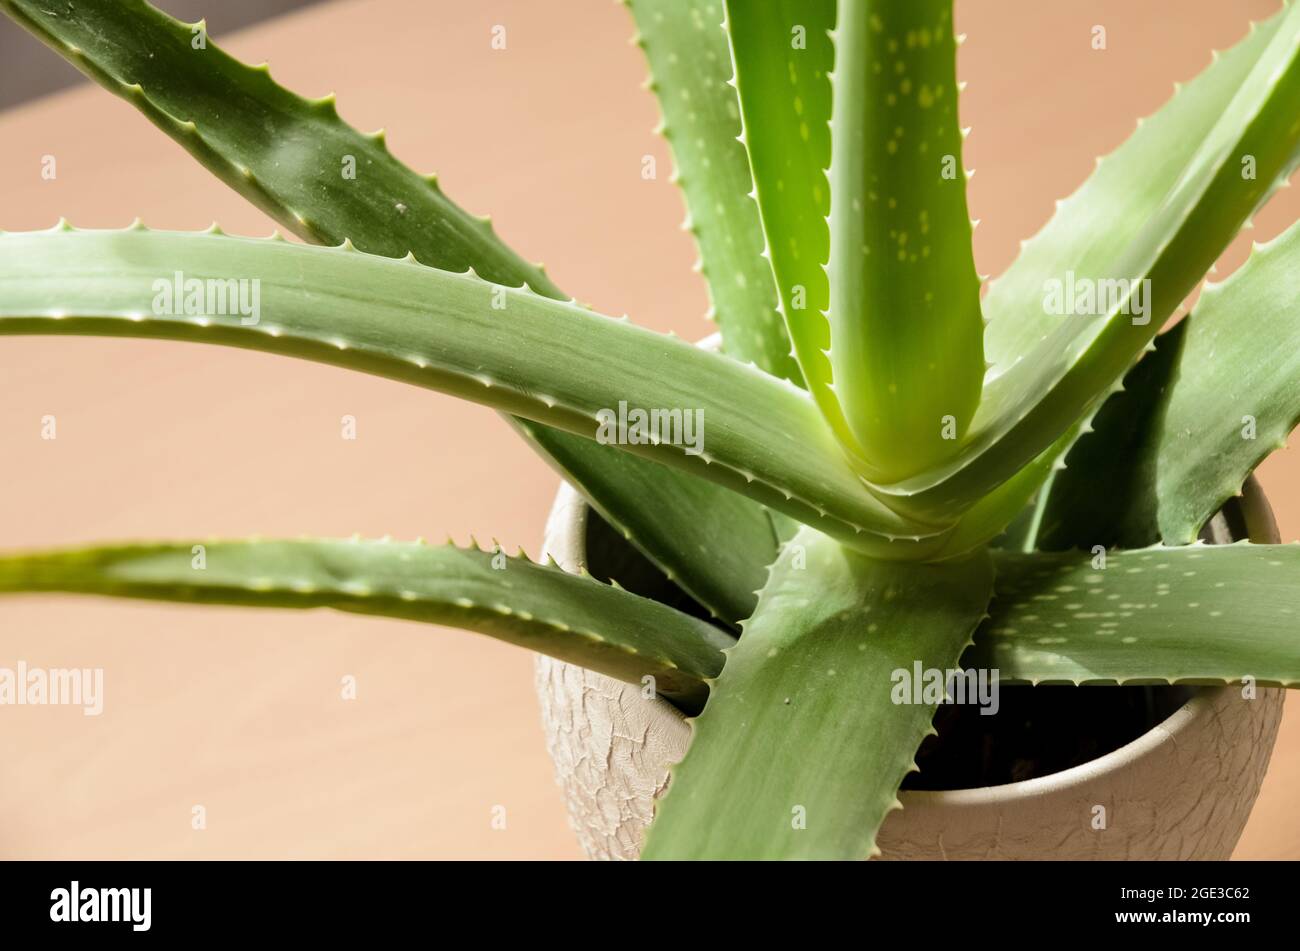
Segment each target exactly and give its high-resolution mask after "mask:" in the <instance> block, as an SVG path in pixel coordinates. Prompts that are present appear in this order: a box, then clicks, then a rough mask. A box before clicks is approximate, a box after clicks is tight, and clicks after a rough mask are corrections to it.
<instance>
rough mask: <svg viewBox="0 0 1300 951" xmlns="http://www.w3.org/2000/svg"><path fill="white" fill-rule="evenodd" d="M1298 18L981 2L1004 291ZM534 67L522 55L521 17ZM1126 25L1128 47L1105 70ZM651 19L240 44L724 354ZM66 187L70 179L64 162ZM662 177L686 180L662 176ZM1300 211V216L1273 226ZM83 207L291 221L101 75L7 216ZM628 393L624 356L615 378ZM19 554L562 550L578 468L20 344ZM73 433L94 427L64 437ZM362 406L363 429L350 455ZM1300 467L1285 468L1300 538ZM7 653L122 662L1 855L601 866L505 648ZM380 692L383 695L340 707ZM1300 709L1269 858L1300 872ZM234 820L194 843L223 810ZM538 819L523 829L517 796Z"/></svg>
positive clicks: (1248, 851) (29, 728) (298, 378)
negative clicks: (1091, 186) (698, 266)
mask: <svg viewBox="0 0 1300 951" xmlns="http://www.w3.org/2000/svg"><path fill="white" fill-rule="evenodd" d="M1276 6H1277V3H1276V0H1242V2H1238V3H1233V4H1223V3H1218V2H1216V0H1148V2H1146V3H1142V4H1132V3H1128V2H1125V0H1101V2H1099V0H1091V2H1087V3H1053V4H1041V3H1038V2H1035V0H999V2H998V3H996V4H992V3H986V4H979V3H963V4H959V28H960V29H962V30H964V31H965V32H967V33H968V34H969V40H968V42H967V44H966V45H965V46H964V47H963V51H962V59H961V70H962V74H963V76H964V78H966V79H967V80H969V83H970V86H969V89H968V90H967V92H966V94H965V96H964V98H963V100H962V109H963V119H964V121H965V122H966V124H968V125H971V126H973V127H974V133H973V135H972V136H971V138H970V139H969V141H968V145H967V148H968V151H967V158H968V162H967V164H969V165H971V166H973V167H975V168H976V169H978V171H979V174H978V175H977V176H976V177H975V178H974V180H973V182H972V192H971V202H972V211H973V214H974V216H975V217H977V218H981V219H982V220H983V224H982V226H981V227H980V229H979V231H978V233H977V242H976V245H977V246H976V251H977V256H978V259H979V266H980V269H981V270H982V271H987V272H990V273H997V272H999V271H1000V270H1001V269H1002V268H1003V267H1005V266H1006V264H1007V263H1008V262H1009V261H1010V260H1011V258H1012V256H1013V255H1014V253H1015V251H1016V248H1017V243H1018V241H1019V239H1021V238H1023V237H1027V236H1029V235H1030V234H1032V233H1034V232H1035V231H1036V230H1037V229H1038V227H1039V226H1040V225H1041V224H1042V222H1043V221H1045V220H1046V218H1047V217H1048V215H1049V214H1050V213H1051V211H1052V207H1053V200H1054V199H1056V198H1058V197H1063V196H1064V195H1066V194H1068V193H1069V192H1070V191H1072V190H1073V189H1074V187H1075V186H1076V185H1077V184H1078V182H1080V181H1081V180H1082V179H1083V177H1084V176H1085V175H1086V174H1087V173H1088V172H1090V171H1091V169H1092V164H1093V157H1094V156H1095V155H1098V154H1103V153H1104V152H1106V151H1109V150H1110V149H1111V148H1113V147H1114V146H1115V145H1117V144H1118V143H1119V142H1120V141H1122V140H1123V139H1124V137H1125V136H1127V134H1128V133H1129V132H1130V131H1131V129H1132V127H1133V123H1134V120H1135V119H1136V118H1137V117H1138V116H1141V115H1145V114H1148V113H1150V112H1152V111H1153V110H1154V109H1155V108H1156V107H1158V106H1159V105H1160V104H1161V103H1162V102H1163V101H1164V100H1165V99H1166V98H1167V96H1168V95H1169V93H1170V89H1171V83H1172V81H1173V80H1185V79H1188V78H1190V77H1191V76H1192V75H1194V74H1195V73H1196V72H1197V71H1199V70H1200V69H1201V68H1202V67H1203V66H1204V65H1205V64H1206V63H1207V62H1208V60H1209V51H1210V49H1212V48H1223V47H1225V46H1227V45H1229V44H1231V43H1232V42H1234V41H1235V40H1236V39H1237V38H1239V37H1240V36H1241V35H1242V34H1243V33H1244V31H1245V28H1246V22H1247V20H1248V18H1250V17H1256V18H1258V17H1259V16H1262V15H1265V14H1267V13H1268V12H1270V11H1271V10H1272V9H1274V8H1275V7H1276ZM498 23H499V24H504V25H506V27H507V30H508V34H507V35H508V46H507V49H506V50H505V51H493V50H491V49H490V47H489V35H490V30H491V28H492V26H493V25H494V24H498ZM1095 24H1101V25H1104V26H1105V27H1106V28H1107V34H1108V48H1107V50H1105V51H1104V52H1102V51H1094V50H1092V49H1091V46H1090V38H1091V29H1092V26H1093V25H1095ZM631 34H632V27H631V24H630V21H629V18H628V15H627V13H626V11H625V10H624V9H623V8H622V7H621V6H619V5H617V4H615V3H613V2H610V0H554V2H551V3H546V4H542V3H538V2H536V0H509V2H506V0H492V2H474V3H469V2H453V0H437V2H433V0H409V2H408V0H365V2H362V0H355V2H340V3H335V4H330V5H326V6H323V7H318V8H313V9H310V10H308V11H305V12H303V13H300V14H295V15H292V16H289V17H287V18H285V19H282V20H278V21H274V22H271V23H269V24H265V25H262V26H260V27H257V28H255V29H252V30H250V31H247V32H243V33H239V34H236V35H233V36H230V37H222V36H217V37H216V39H217V41H218V42H221V43H223V44H224V45H226V46H227V48H229V49H230V50H231V51H232V52H233V53H235V54H236V55H238V56H241V57H242V58H244V59H246V60H249V61H251V62H259V61H261V60H263V59H269V60H270V62H271V67H272V70H273V73H274V75H275V76H276V78H277V79H279V80H280V81H281V82H283V83H284V84H286V85H288V86H289V87H291V88H294V89H297V90H298V91H300V92H302V93H304V94H308V95H321V94H323V93H326V92H328V91H330V90H335V91H337V93H338V101H339V108H340V111H341V113H342V115H343V116H344V117H345V118H346V119H348V120H349V121H351V122H352V123H353V124H355V125H357V126H359V127H360V128H362V129H367V130H368V129H374V128H378V127H380V126H385V127H386V128H387V129H388V132H389V142H390V144H391V146H392V149H393V151H394V152H395V154H397V155H398V156H399V157H402V158H403V159H405V160H406V161H407V162H409V163H410V164H412V165H413V166H414V167H415V168H417V169H420V170H422V171H435V170H436V171H437V172H438V173H439V174H440V176H441V179H442V182H443V184H444V186H445V188H446V189H447V191H448V192H449V194H451V195H452V196H453V197H454V198H455V199H456V200H457V201H459V202H460V203H462V204H463V205H465V206H466V207H468V208H469V209H472V210H474V211H476V212H479V213H486V212H491V213H492V214H493V215H494V217H495V220H496V223H497V225H498V227H499V229H500V231H501V233H502V234H503V235H504V236H505V238H506V239H507V240H508V241H510V242H512V243H513V244H514V245H515V246H516V247H518V248H519V249H521V251H522V252H523V253H525V254H526V255H527V256H529V257H530V258H533V259H538V258H543V259H544V260H545V261H546V263H547V264H548V266H549V267H550V270H551V272H552V274H553V275H554V276H555V277H556V279H557V280H558V282H559V283H560V284H561V285H562V286H564V287H566V288H568V289H570V290H572V291H573V292H574V293H576V294H578V295H579V297H581V298H582V299H584V300H586V301H589V302H590V303H591V304H593V305H594V306H595V307H597V308H598V309H601V310H603V311H606V312H609V313H623V312H625V311H626V312H628V313H630V314H632V315H633V318H634V319H635V320H637V321H639V322H641V323H644V324H647V325H649V326H652V327H655V328H658V329H661V330H667V329H673V330H676V331H677V332H678V333H680V334H682V335H686V336H702V335H704V334H705V333H707V332H708V330H709V327H708V325H707V324H706V323H705V320H704V318H703V314H704V312H705V309H706V299H705V293H704V287H703V284H702V283H701V281H700V279H699V278H698V277H697V276H695V275H694V274H693V273H692V272H691V264H692V262H693V260H694V250H693V248H692V246H691V242H690V240H689V238H688V236H687V235H686V234H685V233H683V232H682V231H680V230H679V227H678V226H679V224H680V222H681V220H682V217H683V210H682V205H681V201H680V198H679V196H678V194H677V192H676V190H675V189H674V186H673V185H671V184H670V183H669V182H668V175H667V169H668V168H669V167H670V164H669V158H668V153H667V148H666V146H665V143H664V142H663V141H662V140H660V139H658V138H657V137H655V136H654V135H653V134H652V128H653V126H654V125H655V123H656V121H657V118H658V115H657V109H656V107H655V104H654V102H653V100H652V98H651V96H650V94H649V93H647V92H645V91H643V90H642V89H641V88H640V84H641V82H642V80H643V79H644V66H643V63H642V60H641V53H640V51H639V50H637V49H636V48H635V47H633V46H630V45H629V44H628V42H627V41H628V38H629V37H630V36H631ZM45 155H53V156H55V157H56V159H57V163H58V164H57V173H58V177H57V179H56V180H54V181H43V180H42V179H41V177H40V170H41V161H42V156H45ZM643 155H654V156H656V157H657V159H658V162H659V167H660V169H662V170H664V173H663V174H661V175H660V176H659V178H658V180H656V181H643V180H642V178H641V175H640V168H641V159H642V156H643ZM1297 213H1300V190H1297V189H1293V190H1290V191H1287V192H1283V193H1282V194H1281V195H1279V197H1278V198H1276V199H1275V200H1274V202H1273V203H1272V204H1271V205H1270V206H1269V207H1268V209H1266V210H1265V211H1264V212H1263V213H1262V214H1260V215H1259V216H1258V218H1257V221H1256V225H1257V228H1256V231H1255V232H1253V234H1249V233H1248V235H1247V240H1246V241H1243V242H1239V243H1238V245H1237V246H1234V248H1233V249H1232V250H1231V251H1230V252H1229V254H1228V255H1227V256H1226V258H1225V263H1226V266H1227V267H1235V266H1236V264H1237V263H1238V262H1239V261H1240V260H1241V259H1242V257H1243V253H1244V249H1245V247H1246V246H1247V245H1248V240H1249V238H1250V237H1255V238H1258V239H1260V240H1263V239H1265V238H1268V237H1271V236H1272V235H1273V234H1275V233H1277V232H1278V231H1279V230H1280V229H1281V228H1282V227H1284V226H1285V225H1287V224H1289V223H1290V222H1291V221H1293V220H1295V218H1296V216H1297ZM60 215H66V216H67V217H68V218H70V219H71V220H72V221H73V222H74V223H75V224H77V225H81V226H86V227H120V226H123V225H125V224H127V223H128V222H130V221H131V219H132V218H133V217H135V216H136V215H141V216H142V217H143V218H144V220H145V222H146V223H147V224H149V225H151V226H154V227H160V228H202V227H205V226H206V225H207V224H208V223H209V222H210V221H211V220H212V219H214V218H216V219H218V220H219V221H220V222H221V224H222V225H223V226H224V227H225V228H226V229H227V230H229V231H231V232H233V233H242V234H264V233H267V232H269V231H270V228H271V225H270V223H269V222H268V221H267V219H266V218H265V217H264V216H263V215H261V214H260V213H259V212H257V211H255V210H253V209H252V208H251V207H249V206H248V205H247V204H246V203H245V202H244V201H243V200H242V199H240V198H239V197H238V196H236V195H235V194H234V193H232V192H230V191H228V190H227V189H226V188H225V186H223V185H221V184H220V183H218V182H217V181H216V180H215V179H213V178H212V177H211V176H210V175H208V174H207V173H206V172H205V171H204V170H202V169H201V168H200V167H199V166H197V165H196V164H195V163H194V162H193V161H192V160H191V159H190V158H189V157H188V156H187V155H186V154H185V153H183V152H182V151H181V149H180V148H179V147H177V146H175V145H173V144H172V143H171V142H170V141H168V140H167V139H166V138H165V137H164V136H163V135H162V134H161V133H159V132H156V131H155V130H154V129H153V128H152V127H151V126H150V125H149V124H148V123H147V122H146V121H145V120H144V119H143V118H142V117H140V116H139V115H137V114H136V113H135V112H134V111H133V110H132V109H131V108H130V107H129V106H127V105H126V104H125V103H122V102H119V101H118V100H115V99H113V98H112V97H110V96H109V95H108V94H106V93H104V92H103V91H101V90H99V89H98V88H90V87H83V88H80V89H76V90H71V91H69V92H67V93H63V94H60V95H57V96H55V97H53V98H50V99H47V100H43V101H39V102H36V103H32V104H30V105H28V106H25V107H23V108H20V109H17V110H15V111H11V112H8V113H5V114H3V115H0V227H3V228H6V229H10V230H19V229H30V228H39V227H48V226H49V225H51V224H53V223H54V222H55V221H56V220H57V219H58V217H59V216H60ZM593 372H598V368H593ZM0 386H2V388H3V394H4V396H3V399H2V400H0V444H2V445H3V446H4V451H3V471H4V477H5V483H6V491H5V492H3V493H0V547H5V548H13V547H17V546H30V545H43V544H56V543H72V542H76V541H81V540H96V539H122V538H134V537H180V538H184V537H189V536H192V535H226V536H239V535H244V534H251V533H262V534H267V535H277V534H298V533H312V534H323V535H347V534H351V533H353V532H361V533H363V534H367V535H383V534H387V533H391V534H393V535H394V536H397V537H404V538H410V537H414V536H417V535H425V536H430V537H433V536H442V535H444V534H445V533H451V534H452V535H454V536H455V537H457V538H459V539H461V540H465V539H466V538H467V537H468V535H469V533H470V532H474V533H476V534H477V535H478V537H479V538H481V539H482V538H491V537H494V536H495V537H496V538H498V539H500V540H501V541H502V542H503V543H505V544H507V545H512V544H523V545H525V546H526V547H527V548H528V549H529V550H530V551H535V550H536V547H537V544H538V542H539V540H540V535H541V529H542V524H543V519H544V517H545V513H546V510H547V506H548V502H549V499H550V496H551V495H552V493H553V492H554V489H555V486H556V478H555V477H554V476H553V475H551V473H550V472H549V471H548V470H547V469H546V468H545V467H544V466H543V465H542V464H541V463H540V462H539V461H537V460H536V459H535V458H534V457H533V456H532V455H531V453H530V452H529V451H528V449H527V448H525V447H524V446H523V444H522V443H520V442H519V441H518V440H517V439H516V438H515V437H514V436H513V434H512V433H510V432H509V431H508V430H507V429H506V427H505V425H504V424H503V423H501V422H500V421H499V420H498V419H497V418H496V416H495V415H494V414H493V413H491V412H489V411H487V410H484V409H480V408H477V407H473V406H468V405H465V404H463V403H460V402H457V401H456V400H453V399H450V398H444V397H440V396H437V395H434V394H430V393H427V392H424V391H420V390H415V389H412V388H407V387H403V386H401V385H398V384H396V383H389V382H385V381H381V380H375V379H370V378H367V377H363V376H360V375H354V374H349V373H345V372H342V371H339V370H334V369H329V368H326V367H321V366H315V365H311V364H307V363H298V362H292V361H287V360H282V359H277V358H272V357H269V356H266V355H261V354H254V353H244V352H239V351H234V350H222V349H217V348H200V347H193V346H188V345H185V344H179V343H176V344H171V343H161V342H129V341H106V340H94V339H57V340H53V339H41V338H25V339H24V338H17V339H6V340H4V341H3V344H2V345H0ZM49 413H53V414H56V415H57V417H58V421H59V422H58V425H59V438H58V440H57V441H55V442H47V441H42V440H41V439H40V438H39V420H40V418H41V417H42V416H43V415H45V414H49ZM344 414H352V415H354V416H356V417H357V420H358V425H359V438H358V439H357V441H355V442H346V441H343V440H341V439H340V438H339V418H340V416H342V415H344ZM1297 476H1300V454H1297V452H1296V450H1294V449H1292V450H1290V451H1287V452H1283V453H1280V454H1279V455H1277V456H1275V457H1274V458H1273V459H1271V460H1269V462H1268V463H1267V464H1266V465H1265V466H1264V468H1263V470H1262V477H1263V480H1264V483H1265V486H1266V488H1267V490H1268V492H1269V495H1270V496H1271V498H1272V500H1273V504H1274V506H1275V508H1276V510H1277V513H1278V516H1279V521H1280V522H1281V524H1282V528H1283V534H1284V536H1285V538H1286V539H1287V540H1291V539H1294V538H1295V537H1296V536H1297V535H1298V534H1300V478H1297ZM0 638H2V639H0V663H4V664H8V665H11V664H13V663H16V662H17V661H18V660H20V659H22V660H26V661H27V662H28V663H29V664H33V665H42V666H62V665H68V666H99V667H103V668H105V670H106V695H107V696H106V710H105V712H104V714H103V715H102V716H100V717H98V718H87V717H83V716H82V715H81V713H80V712H79V711H77V710H71V709H61V708H49V707H46V708H30V707H29V708H12V707H11V708H6V709H3V710H0V749H2V750H3V751H4V756H3V762H0V857H5V858H34V857H40V858H62V857H68V858H74V857H75V858H89V857H101V858H111V857H146V858H152V857H267V858H270V857H353V856H355V857H465V858H469V857H473V858H500V857H514V858H576V857H578V850H577V847H576V845H575V843H574V841H573V839H572V837H571V836H570V834H569V832H568V829H567V827H566V825H565V817H564V811H563V807H562V805H561V802H560V798H559V795H558V792H557V791H556V789H555V787H554V785H553V782H552V778H551V772H550V764H549V762H548V761H547V759H546V757H545V753H544V751H543V744H542V736H541V730H540V727H539V724H538V715H537V708H536V701H535V700H534V697H533V693H532V684H531V668H532V660H531V658H530V657H529V656H528V655H526V654H524V653H523V652H521V651H518V650H516V649H514V648H510V647H506V646H502V645H498V644H496V643H493V642H490V641H487V640H484V639H480V638H478V637H475V636H473V635H470V634H465V633H461V632H458V631H450V630H443V629H439V628H430V627H423V626H418V625H415V624H407V623H398V622H383V621H375V620H367V619H364V618H358V617H348V616H342V615H334V614H330V613H326V612H317V613H309V614H293V613H289V612H240V611H233V610H223V609H199V608H184V607H161V606H151V605H143V604H141V605H136V604H127V603H116V602H108V601H96V600H78V599H74V598H59V597H40V598H24V599H10V600H5V601H4V602H2V603H0ZM345 675H353V676H355V677H356V678H357V682H358V685H359V694H358V698H357V699H356V700H355V701H352V702H345V701H343V700H341V699H340V698H339V684H340V679H341V678H342V677H344V676H345ZM1297 790H1300V703H1298V702H1296V701H1295V700H1294V699H1293V700H1292V703H1291V704H1290V707H1289V712H1288V716H1287V719H1286V722H1285V724H1284V726H1283V729H1282V735H1281V739H1280V740H1279V742H1278V746H1277V750H1276V752H1275V753H1274V756H1273V763H1272V766H1271V768H1270V772H1269V776H1268V780H1267V782H1266V783H1265V786H1264V790H1263V793H1262V794H1261V796H1260V799H1259V803H1258V805H1257V807H1256V810H1255V813H1254V816H1253V818H1252V819H1251V823H1250V825H1249V827H1248V828H1247V831H1246V834H1245V838H1244V839H1243V840H1242V843H1241V846H1240V847H1239V849H1238V855H1239V856H1241V857H1275V858H1280V857H1289V858H1297V857H1300V817H1298V816H1297V815H1296V813H1295V810H1294V809H1293V808H1292V806H1293V805H1294V804H1295V802H1296V798H1297ZM195 805H202V806H204V807H205V809H206V814H207V828H206V829H205V830H203V831H195V830H193V829H192V828H191V821H190V819H191V809H192V807H193V806H195ZM496 805H504V806H505V807H506V810H507V824H506V829H505V830H503V831H502V830H494V829H493V828H492V827H491V823H490V819H491V810H492V807H493V806H496Z"/></svg>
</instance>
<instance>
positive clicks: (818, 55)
mask: <svg viewBox="0 0 1300 951" xmlns="http://www.w3.org/2000/svg"><path fill="white" fill-rule="evenodd" d="M726 13H727V31H728V35H729V37H730V39H731V54H732V61H733V62H734V64H735V70H736V78H735V83H736V89H737V90H738V91H739V93H740V111H741V116H742V118H743V120H744V141H745V147H746V148H747V149H748V151H749V163H750V168H751V169H752V171H753V176H754V193H755V195H757V197H758V207H759V211H760V212H761V216H762V221H763V232H764V234H765V235H766V239H767V254H768V256H769V257H770V258H771V261H772V270H773V273H774V274H775V275H776V283H777V290H778V291H779V293H780V298H781V300H780V305H781V312H782V314H784V316H785V323H786V327H787V328H788V330H789V332H790V340H791V342H792V343H793V344H794V353H795V356H796V357H797V358H798V360H799V367H800V369H802V370H803V375H804V381H805V383H806V385H807V387H808V389H809V391H810V392H811V393H812V394H813V397H814V398H815V399H816V401H817V405H818V406H819V407H820V408H821V411H822V414H823V415H824V416H825V417H826V420H827V421H828V422H829V423H830V424H831V427H832V429H833V430H834V431H835V433H836V435H838V436H839V437H840V438H841V439H842V440H844V442H845V444H846V445H848V446H850V447H851V448H852V442H853V436H852V434H851V432H850V431H849V428H848V425H847V423H845V421H844V415H843V413H842V412H841V411H840V406H839V402H838V401H837V400H836V398H835V393H834V391H833V390H832V389H831V364H830V359H829V358H828V357H827V355H826V351H828V350H829V349H830V345H831V336H830V325H829V324H828V323H827V322H826V317H825V313H826V310H827V308H829V307H830V285H829V283H828V282H827V280H826V270H825V266H826V262H827V261H828V260H829V258H830V230H829V229H828V228H827V226H826V216H827V214H829V212H830V207H831V192H830V186H829V184H828V182H827V180H826V169H827V168H829V167H830V164H831V137H830V125H829V123H830V120H831V76H830V74H831V66H832V64H833V62H834V58H835V49H834V46H833V44H832V42H831V38H830V31H831V29H832V28H833V27H834V26H835V0H763V2H761V3H760V2H753V0H726Z"/></svg>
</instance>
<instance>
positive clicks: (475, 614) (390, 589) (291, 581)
mask: <svg viewBox="0 0 1300 951" xmlns="http://www.w3.org/2000/svg"><path fill="white" fill-rule="evenodd" d="M41 591H61V592H72V593H79V594H97V595H109V596H112V597H120V598H145V599H149V600H152V601H178V602H182V603H186V604H231V605H242V606H244V607H254V608H334V609H336V610H339V611H351V612H353V613H356V614H374V615H378V616H381V617H390V618H402V619H405V620H409V621H424V622H427V623H433V624H447V625H451V626H454V627H462V628H465V629H466V630H471V631H478V632H480V633H482V634H487V635H489V636H491V637H495V638H497V639H499V640H503V641H508V642H509V643H511V644H517V645H520V646H522V647H527V648H529V649H530V650H535V651H540V652H541V653H543V654H550V655H551V656H552V657H558V658H560V659H561V660H566V661H569V662H571V663H574V664H580V665H582V666H583V667H587V668H590V669H591V670H596V671H600V672H601V673H604V674H608V675H609V676H611V677H616V678H618V679H620V680H626V681H629V682H631V683H641V682H642V678H643V677H647V676H649V677H653V678H654V682H655V685H656V687H657V689H658V691H659V692H660V693H661V694H663V695H664V696H665V697H668V698H669V699H671V700H673V701H675V702H678V703H682V704H684V705H685V706H687V707H698V705H699V703H700V702H701V701H702V700H703V699H704V697H705V696H706V695H707V692H708V688H707V686H705V679H706V678H709V677H712V676H714V675H715V674H716V673H717V672H718V670H719V669H721V666H722V654H721V653H720V652H721V651H722V650H723V649H725V648H726V647H728V646H730V645H731V644H733V643H734V640H733V639H732V638H731V637H730V636H729V635H728V634H726V633H725V632H724V631H722V630H720V629H718V628H717V627H714V626H713V625H712V624H709V623H707V622H705V621H701V620H698V619H697V618H692V617H690V616H688V615H686V614H682V613H681V612H680V611H674V610H673V609H672V608H669V607H667V606H665V605H662V604H659V603H658V602H657V601H651V600H649V599H647V598H642V597H638V596H637V595H634V594H631V593H630V592H627V591H624V590H622V589H621V588H616V587H612V586H610V585H605V584H601V583H600V582H598V581H596V580H595V579H593V578H591V577H590V576H580V575H574V574H569V573H567V572H565V571H562V570H561V569H559V568H558V567H555V566H551V565H539V564H535V563H533V562H531V561H529V560H528V559H527V558H524V557H522V556H520V557H508V556H506V555H505V554H503V553H501V552H484V551H480V550H479V549H478V548H470V549H462V548H457V547H456V546H454V545H450V544H448V545H436V546H435V545H426V544H424V543H422V542H393V541H388V540H383V541H362V540H360V539H353V540H350V541H349V540H333V539H328V540H326V539H321V540H317V539H299V540H283V541H281V540H261V539H258V540H252V541H204V542H184V543H167V544H135V545H120V546H109V547H102V548H78V549H63V550H54V551H40V552H30V553H18V554H7V555H3V556H0V594H4V593H19V592H41Z"/></svg>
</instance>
